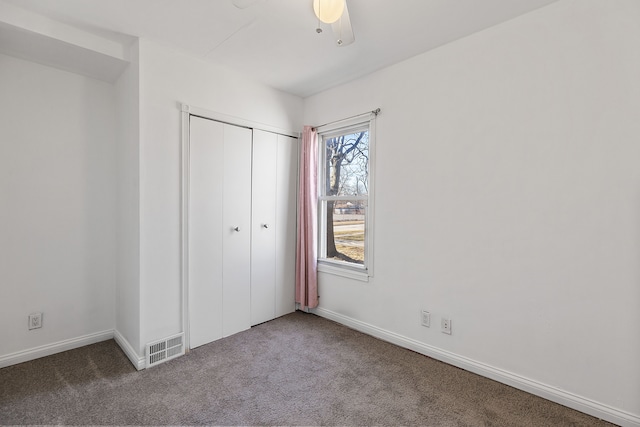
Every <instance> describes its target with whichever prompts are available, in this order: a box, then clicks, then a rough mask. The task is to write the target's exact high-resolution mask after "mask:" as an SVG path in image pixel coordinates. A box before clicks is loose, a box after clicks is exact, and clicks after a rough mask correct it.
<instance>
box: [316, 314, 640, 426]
mask: <svg viewBox="0 0 640 427" xmlns="http://www.w3.org/2000/svg"><path fill="white" fill-rule="evenodd" d="M311 312H312V313H314V314H317V315H318V316H321V317H324V318H327V319H330V320H333V321H335V322H338V323H340V324H342V325H345V326H348V327H350V328H352V329H355V330H357V331H360V332H363V333H365V334H367V335H371V336H374V337H376V338H380V339H382V340H384V341H388V342H390V343H393V344H396V345H398V346H400V347H404V348H407V349H410V350H413V351H415V352H417V353H420V354H424V355H425V356H429V357H432V358H434V359H437V360H440V361H442V362H445V363H448V364H450V365H453V366H457V367H459V368H462V369H464V370H467V371H470V372H473V373H476V374H478V375H482V376H483V377H487V378H491V379H492V380H495V381H498V382H501V383H503V384H507V385H509V386H512V387H515V388H517V389H520V390H523V391H526V392H528V393H531V394H534V395H536V396H540V397H542V398H544V399H547V400H550V401H552V402H556V403H559V404H561V405H564V406H567V407H569V408H572V409H575V410H577V411H580V412H584V413H585V414H589V415H592V416H594V417H597V418H600V419H603V420H606V421H609V422H612V423H615V424H618V425H621V426H625V427H640V416H638V415H635V414H631V413H629V412H625V411H622V410H619V409H616V408H613V407H611V406H608V405H605V404H602V403H599V402H596V401H593V400H590V399H587V398H584V397H582V396H578V395H576V394H573V393H569V392H566V391H564V390H560V389H558V388H556V387H553V386H549V385H547V384H543V383H541V382H538V381H535V380H531V379H529V378H525V377H521V376H519V375H517V374H514V373H511V372H508V371H504V370H502V369H499V368H495V367H493V366H490V365H486V364H484V363H481V362H478V361H475V360H472V359H468V358H466V357H463V356H460V355H457V354H455V353H451V352H449V351H446V350H442V349H440V348H437V347H433V346H431V345H428V344H425V343H422V342H420V341H416V340H414V339H411V338H407V337H405V336H402V335H399V334H396V333H394V332H390V331H387V330H385V329H382V328H379V327H377V326H373V325H371V324H368V323H365V322H362V321H360V320H356V319H353V318H351V317H348V316H344V315H342V314H339V313H336V312H333V311H331V310H327V309H324V308H320V307H319V308H316V309H312V310H311Z"/></svg>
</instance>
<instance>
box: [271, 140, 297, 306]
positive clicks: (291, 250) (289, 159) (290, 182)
mask: <svg viewBox="0 0 640 427" xmlns="http://www.w3.org/2000/svg"><path fill="white" fill-rule="evenodd" d="M277 164H278V172H277V180H276V212H277V215H276V230H278V233H277V234H276V251H275V253H276V254H277V255H276V284H277V285H276V316H275V317H280V316H284V315H285V314H288V313H293V312H294V311H295V309H296V303H295V300H296V290H295V289H296V288H295V283H296V232H297V230H296V224H297V221H298V216H297V212H298V211H297V200H298V139H297V138H292V137H290V136H284V135H278V156H277Z"/></svg>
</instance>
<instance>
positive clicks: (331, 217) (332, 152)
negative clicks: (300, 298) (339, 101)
mask: <svg viewBox="0 0 640 427" xmlns="http://www.w3.org/2000/svg"><path fill="white" fill-rule="evenodd" d="M361 120H362V119H361ZM318 135H319V140H320V144H319V146H320V155H319V168H320V171H319V173H318V180H319V183H318V187H319V188H318V190H319V191H318V209H319V215H318V217H319V227H318V232H319V236H318V237H319V238H318V242H319V245H320V247H319V263H318V269H319V270H320V271H328V272H332V273H336V274H342V275H347V276H349V277H355V278H368V276H370V275H371V259H372V256H371V248H372V245H371V242H372V236H371V213H372V209H371V208H372V203H371V197H370V195H371V190H372V186H371V184H372V175H371V154H372V133H371V126H370V122H369V120H367V121H366V122H364V123H363V122H362V121H360V123H358V124H354V125H352V126H349V127H342V128H340V129H336V130H326V131H323V130H322V129H319V134H318ZM345 271H346V273H345ZM365 280H366V279H365Z"/></svg>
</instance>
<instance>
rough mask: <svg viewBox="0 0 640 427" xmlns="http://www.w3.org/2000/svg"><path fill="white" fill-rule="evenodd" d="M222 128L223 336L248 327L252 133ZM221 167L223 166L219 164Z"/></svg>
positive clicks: (229, 126) (249, 321)
mask: <svg viewBox="0 0 640 427" xmlns="http://www.w3.org/2000/svg"><path fill="white" fill-rule="evenodd" d="M223 126H224V157H223V159H224V194H223V197H222V211H223V219H222V222H221V224H222V236H223V248H224V252H223V254H222V280H223V292H222V307H223V321H222V326H223V330H222V332H223V336H225V337H226V336H229V335H233V334H235V333H237V332H240V331H243V330H245V329H249V328H250V327H251V307H250V301H251V133H252V132H251V130H250V129H246V128H241V127H238V126H232V125H227V124H225V125H223ZM219 166H220V167H222V165H219Z"/></svg>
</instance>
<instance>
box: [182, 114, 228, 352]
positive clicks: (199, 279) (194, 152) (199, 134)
mask: <svg viewBox="0 0 640 427" xmlns="http://www.w3.org/2000/svg"><path fill="white" fill-rule="evenodd" d="M190 153H191V154H190V168H189V183H190V185H189V219H188V225H189V231H188V233H189V234H188V235H189V272H188V273H189V324H190V347H191V348H195V347H198V346H200V345H203V344H207V343H209V342H211V341H215V340H217V339H220V338H222V228H221V227H220V224H222V205H221V203H220V201H221V200H222V193H223V189H222V183H223V168H222V165H221V164H220V159H222V158H223V153H224V135H223V125H222V124H221V123H218V122H214V121H211V120H205V119H200V118H197V117H192V118H191V133H190Z"/></svg>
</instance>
